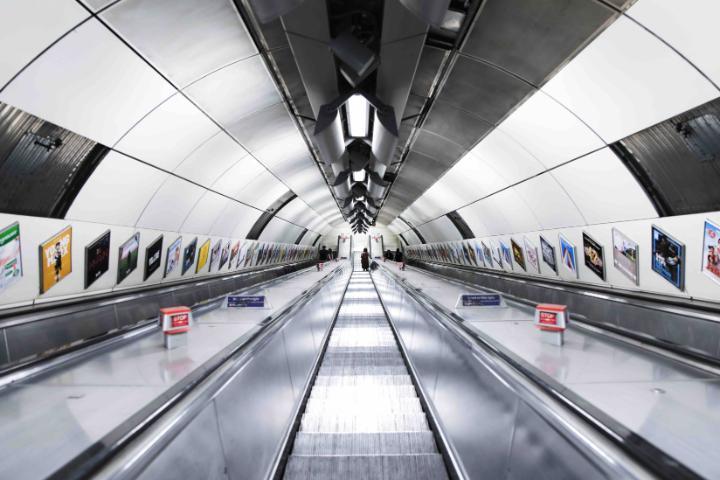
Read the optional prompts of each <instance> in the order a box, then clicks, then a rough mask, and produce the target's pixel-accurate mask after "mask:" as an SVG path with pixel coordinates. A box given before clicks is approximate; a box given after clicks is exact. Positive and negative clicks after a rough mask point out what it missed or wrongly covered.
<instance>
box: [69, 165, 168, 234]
mask: <svg viewBox="0 0 720 480" xmlns="http://www.w3.org/2000/svg"><path fill="white" fill-rule="evenodd" d="M166 178H167V174H166V173H163V172H161V171H160V170H158V169H156V168H153V167H150V166H148V165H145V164H143V163H141V162H138V161H136V160H133V159H132V158H128V157H126V156H124V155H122V154H120V153H117V152H113V151H110V152H109V153H108V154H107V156H106V157H105V158H104V159H103V160H102V162H100V165H98V166H97V168H96V169H95V171H94V172H93V174H92V175H91V176H90V178H89V179H88V181H87V182H85V185H83V188H82V189H81V190H80V193H79V194H78V196H77V197H76V198H75V201H74V202H73V204H72V206H71V207H70V209H69V210H68V213H67V215H66V218H68V219H71V220H82V221H86V222H99V223H105V224H112V225H134V224H135V222H136V221H137V218H138V216H140V214H141V213H142V211H143V209H144V208H145V206H146V205H147V203H148V202H149V201H150V199H151V198H152V196H153V194H154V193H155V191H156V190H157V189H158V187H159V186H160V185H161V184H162V182H163V181H164V180H165V179H166Z"/></svg>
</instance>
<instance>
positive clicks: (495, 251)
mask: <svg viewBox="0 0 720 480" xmlns="http://www.w3.org/2000/svg"><path fill="white" fill-rule="evenodd" d="M490 247H491V252H492V258H493V260H494V261H495V263H496V264H497V266H498V268H503V261H502V254H501V253H500V247H498V246H497V244H496V243H495V242H493V241H492V240H490Z"/></svg>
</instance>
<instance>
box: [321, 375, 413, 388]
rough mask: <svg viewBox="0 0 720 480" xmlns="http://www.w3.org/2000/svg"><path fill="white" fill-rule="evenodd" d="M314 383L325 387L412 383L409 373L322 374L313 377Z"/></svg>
mask: <svg viewBox="0 0 720 480" xmlns="http://www.w3.org/2000/svg"><path fill="white" fill-rule="evenodd" d="M315 385H317V386H327V387H336V386H341V387H354V386H363V387H364V386H368V387H371V388H372V387H376V386H380V385H383V386H384V385H412V379H411V378H410V375H408V374H407V372H405V374H404V375H323V376H320V377H317V378H316V379H315Z"/></svg>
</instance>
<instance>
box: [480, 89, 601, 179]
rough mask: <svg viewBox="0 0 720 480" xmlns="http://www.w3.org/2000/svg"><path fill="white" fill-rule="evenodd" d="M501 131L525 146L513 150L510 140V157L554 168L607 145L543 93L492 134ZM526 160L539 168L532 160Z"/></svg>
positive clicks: (507, 142) (508, 151) (539, 92)
mask: <svg viewBox="0 0 720 480" xmlns="http://www.w3.org/2000/svg"><path fill="white" fill-rule="evenodd" d="M498 131H501V132H504V133H506V134H507V135H509V136H510V137H512V139H514V140H515V141H516V142H517V143H519V144H520V145H521V146H522V147H521V148H520V149H518V148H517V147H514V148H513V143H512V142H511V141H508V140H506V141H505V142H503V144H502V146H503V147H504V148H503V149H502V150H505V151H506V152H507V154H508V155H509V156H515V155H517V156H518V157H519V158H526V157H527V155H528V153H529V154H530V155H531V158H535V159H537V161H539V162H540V164H541V165H542V166H544V167H545V168H552V167H554V166H556V165H558V164H560V163H563V162H567V161H568V160H572V159H573V158H576V157H579V156H580V155H584V154H586V153H588V152H590V151H592V150H597V149H598V148H602V147H603V146H604V143H603V141H602V140H601V139H600V138H599V137H598V136H597V135H595V133H593V131H592V130H590V129H589V128H588V127H587V126H586V125H585V124H583V123H582V122H581V121H580V120H579V119H578V118H577V117H576V116H575V115H573V114H572V113H571V112H570V111H568V110H567V109H566V108H565V107H563V106H562V105H560V104H559V103H558V102H556V101H555V100H553V99H552V98H550V97H549V96H547V95H546V94H545V93H543V92H542V91H537V92H535V93H534V94H533V95H532V97H530V98H529V99H528V100H527V101H526V102H525V103H523V104H522V105H520V107H518V109H517V110H515V111H514V112H513V113H512V114H510V116H509V117H508V118H507V119H505V121H503V122H502V123H501V124H500V126H499V127H498V130H495V131H494V132H493V133H492V134H491V135H492V136H494V135H495V134H496V132H498ZM498 135H500V136H501V137H502V135H501V134H498ZM488 137H490V136H488ZM483 143H485V142H484V141H483V142H481V143H480V145H483ZM502 150H501V151H502ZM523 151H524V152H525V153H523ZM508 155H506V156H508ZM526 161H527V163H529V164H530V165H532V166H533V167H537V165H535V164H533V163H532V161H531V160H530V158H527V160H526ZM517 177H518V176H517V175H514V176H512V178H517Z"/></svg>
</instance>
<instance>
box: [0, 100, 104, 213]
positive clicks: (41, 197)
mask: <svg viewBox="0 0 720 480" xmlns="http://www.w3.org/2000/svg"><path fill="white" fill-rule="evenodd" d="M109 151H110V149H109V148H108V147H106V146H104V145H101V144H99V143H96V142H94V141H92V140H90V139H88V138H85V137H83V136H80V135H77V134H75V133H73V132H71V131H69V130H66V129H64V128H62V127H58V126H57V125H54V124H52V123H50V122H46V121H44V120H42V119H40V118H38V117H35V116H33V115H30V114H29V113H26V112H24V111H22V110H20V109H18V108H15V107H11V106H10V105H6V104H4V103H0V212H3V213H12V214H17V215H33V216H38V217H51V218H64V217H65V214H66V213H67V211H68V209H69V208H70V206H71V205H72V203H73V201H74V200H75V197H76V196H77V194H78V193H79V192H80V190H81V189H82V187H83V185H84V184H85V182H86V181H87V179H88V178H90V175H92V173H93V171H94V170H95V168H96V167H97V166H98V165H99V164H100V162H101V161H102V159H103V158H105V155H107V153H108V152H109Z"/></svg>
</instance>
